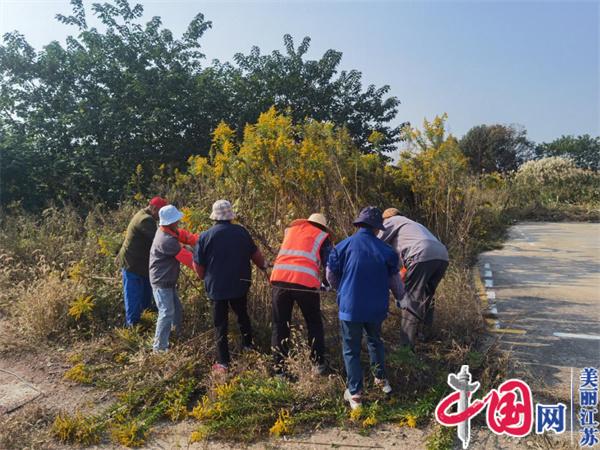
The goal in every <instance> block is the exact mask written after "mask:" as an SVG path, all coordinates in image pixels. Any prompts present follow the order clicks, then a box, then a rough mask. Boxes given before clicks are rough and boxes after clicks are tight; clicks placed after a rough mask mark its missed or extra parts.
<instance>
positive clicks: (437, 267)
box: [400, 259, 448, 347]
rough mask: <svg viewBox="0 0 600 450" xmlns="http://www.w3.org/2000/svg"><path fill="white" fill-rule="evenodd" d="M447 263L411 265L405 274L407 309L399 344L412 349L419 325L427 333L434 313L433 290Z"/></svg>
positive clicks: (403, 318) (434, 262)
mask: <svg viewBox="0 0 600 450" xmlns="http://www.w3.org/2000/svg"><path fill="white" fill-rule="evenodd" d="M447 268H448V262H447V261H443V260H438V259H435V260H432V261H423V262H419V263H416V264H412V265H411V266H410V267H409V268H408V271H407V272H406V277H405V280H404V286H405V288H406V300H407V308H406V309H405V310H404V311H402V326H401V332H400V342H401V343H402V344H403V345H410V346H411V347H414V345H415V339H416V334H417V328H418V326H419V323H422V324H423V326H424V328H425V330H427V331H429V329H430V328H431V325H432V324H433V313H434V311H435V290H436V289H437V287H438V284H439V283H440V281H442V278H444V274H445V273H446V269H447Z"/></svg>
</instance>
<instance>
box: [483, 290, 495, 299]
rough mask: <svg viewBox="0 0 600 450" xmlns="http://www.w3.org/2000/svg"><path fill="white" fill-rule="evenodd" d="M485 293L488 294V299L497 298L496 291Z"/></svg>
mask: <svg viewBox="0 0 600 450" xmlns="http://www.w3.org/2000/svg"><path fill="white" fill-rule="evenodd" d="M485 295H487V298H488V300H496V292H494V291H485Z"/></svg>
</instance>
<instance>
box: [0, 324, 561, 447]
mask: <svg viewBox="0 0 600 450" xmlns="http://www.w3.org/2000/svg"><path fill="white" fill-rule="evenodd" d="M1 324H2V322H1V321H0V326H1ZM68 368H69V365H68V364H65V363H64V357H63V355H62V354H61V352H60V351H59V352H57V353H55V354H47V353H44V352H35V351H32V352H21V353H14V354H12V355H9V354H4V355H2V356H0V369H3V370H8V371H10V372H12V373H14V374H15V375H18V376H19V377H20V378H17V377H15V376H13V375H10V374H8V373H6V372H2V371H0V404H8V400H9V397H8V393H10V395H11V397H10V398H11V399H13V400H14V399H15V397H16V396H17V395H18V394H17V392H18V391H20V390H21V391H22V393H23V395H24V396H23V399H22V400H23V401H29V402H28V403H27V404H26V405H25V406H23V407H22V408H16V409H15V410H14V411H12V412H10V413H5V412H3V413H1V412H0V427H2V423H3V421H5V420H6V419H7V418H9V417H10V416H12V415H14V414H19V413H20V411H21V413H22V412H24V411H25V412H26V411H27V408H31V407H33V406H40V407H43V408H44V409H47V410H49V411H58V410H66V411H73V410H75V409H77V408H85V409H88V410H90V409H91V410H93V409H95V408H102V407H103V406H105V405H107V404H108V402H109V401H110V400H111V395H110V393H109V392H107V391H103V390H100V389H97V388H94V387H86V386H81V385H79V384H75V383H71V382H68V381H65V380H63V378H62V375H63V373H64V371H65V370H66V369H68ZM21 379H22V380H25V382H24V381H22V380H21ZM29 385H33V386H34V387H35V388H36V389H37V390H39V391H41V392H42V393H43V394H42V395H39V396H38V395H37V394H38V392H37V390H36V389H31V388H30V386H29ZM33 397H35V398H33ZM32 398H33V399H32ZM14 406H17V405H16V404H15V403H13V405H12V407H14ZM196 426H197V423H195V422H193V421H192V420H185V421H182V422H178V423H175V424H173V423H170V422H163V423H160V424H158V425H157V426H156V427H155V428H154V429H153V431H152V433H151V435H150V437H149V439H148V443H147V444H146V445H145V446H144V447H143V448H145V449H165V450H166V449H190V450H198V449H215V450H234V449H240V448H247V449H251V450H258V449H282V450H287V449H304V450H311V449H315V450H319V449H325V448H337V449H349V450H350V449H369V448H383V449H398V450H404V449H406V450H416V449H425V448H426V439H427V437H428V436H429V435H430V434H431V432H432V429H431V427H425V428H421V429H420V428H414V429H411V428H408V427H399V426H397V425H395V424H383V425H380V426H378V427H376V428H375V429H373V430H371V431H370V432H369V433H368V435H364V434H362V433H359V432H357V431H354V430H346V429H342V428H338V427H335V428H325V429H319V430H315V431H313V432H311V433H305V434H298V435H294V436H291V437H287V438H280V439H275V438H272V439H266V440H263V441H260V442H256V443H253V444H250V445H241V444H238V443H231V444H228V443H222V442H216V441H209V442H204V443H196V444H189V443H188V439H189V436H190V434H191V432H192V431H193V430H194V428H195V427H196ZM472 436H473V438H472V441H471V445H470V447H469V448H472V449H506V450H512V449H522V448H528V449H544V448H562V446H558V444H557V443H556V442H552V443H549V442H545V441H544V440H542V439H540V438H538V437H531V438H527V439H523V440H514V439H506V438H499V437H497V436H495V435H493V434H492V433H491V432H490V431H489V430H487V429H484V428H477V427H473V430H472ZM39 439H42V440H45V441H46V442H47V444H48V445H47V448H52V449H56V450H67V449H72V448H74V447H69V446H65V445H61V444H59V443H57V442H54V441H51V440H50V439H49V438H48V437H47V436H44V435H42V436H41V437H40V438H39ZM90 448H92V449H94V450H113V449H122V448H124V447H120V446H114V445H112V444H102V445H98V446H94V447H90ZM454 448H456V449H458V448H460V446H459V442H458V441H455V447H454ZM564 448H566V447H564Z"/></svg>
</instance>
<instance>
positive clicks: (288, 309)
mask: <svg viewBox="0 0 600 450" xmlns="http://www.w3.org/2000/svg"><path fill="white" fill-rule="evenodd" d="M331 249H332V243H331V239H330V233H329V229H328V228H327V220H326V219H325V217H324V216H323V215H322V214H312V215H311V216H310V217H309V218H308V219H300V220H295V221H293V222H292V223H291V224H290V226H289V227H288V228H287V229H286V230H285V236H284V239H283V243H282V244H281V249H280V250H279V254H278V255H277V258H276V259H275V262H274V264H273V270H272V272H271V278H270V281H271V285H272V287H273V291H272V317H273V332H272V335H271V347H272V348H273V353H274V355H273V356H274V362H275V371H276V373H277V374H283V373H284V360H285V358H286V357H287V355H288V351H289V338H290V322H291V320H292V309H293V307H294V302H296V303H298V306H299V307H300V311H302V315H303V316H304V320H305V321H306V327H307V329H308V341H309V343H310V347H311V360H312V362H313V364H314V369H315V371H316V372H317V373H319V374H324V373H325V371H326V364H325V335H324V332H323V319H322V316H321V298H320V295H319V289H320V287H321V277H320V268H321V267H324V265H325V264H326V263H327V258H328V257H329V253H330V251H331Z"/></svg>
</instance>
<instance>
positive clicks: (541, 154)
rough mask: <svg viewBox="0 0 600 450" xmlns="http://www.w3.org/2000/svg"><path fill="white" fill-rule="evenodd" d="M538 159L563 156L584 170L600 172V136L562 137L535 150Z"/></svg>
mask: <svg viewBox="0 0 600 450" xmlns="http://www.w3.org/2000/svg"><path fill="white" fill-rule="evenodd" d="M535 153H536V157H537V158H547V157H550V156H562V157H565V158H570V159H572V160H573V162H574V163H575V164H576V165H577V167H580V168H582V169H592V170H600V136H596V137H592V136H590V135H589V134H584V135H583V136H577V137H575V136H561V137H559V138H558V139H555V140H554V141H552V142H544V143H542V144H539V145H538V146H537V147H536V148H535Z"/></svg>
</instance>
